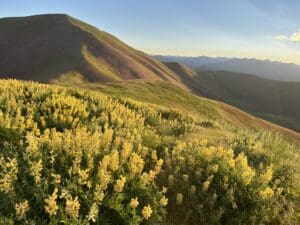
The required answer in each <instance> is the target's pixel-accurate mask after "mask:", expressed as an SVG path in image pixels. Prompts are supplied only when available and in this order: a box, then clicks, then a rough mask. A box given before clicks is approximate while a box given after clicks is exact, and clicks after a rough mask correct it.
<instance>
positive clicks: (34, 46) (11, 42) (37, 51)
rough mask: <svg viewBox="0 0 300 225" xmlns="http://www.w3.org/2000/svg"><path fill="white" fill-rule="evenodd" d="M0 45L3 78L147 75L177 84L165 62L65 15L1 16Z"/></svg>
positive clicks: (98, 78)
mask: <svg viewBox="0 0 300 225" xmlns="http://www.w3.org/2000/svg"><path fill="white" fill-rule="evenodd" d="M0 49H1V51H0V58H1V61H0V74H1V77H2V78H3V77H10V78H18V79H25V80H35V81H42V82H49V81H52V82H53V81H56V82H60V79H62V80H63V81H66V80H67V81H68V82H86V81H112V80H121V79H140V78H143V79H158V80H167V81H170V82H173V83H177V82H176V80H175V75H174V74H173V72H172V71H170V70H169V69H168V68H167V67H165V66H164V65H163V64H161V63H160V62H158V61H156V60H154V59H152V58H151V57H149V56H148V55H146V54H144V53H143V52H140V51H138V50H135V49H133V48H131V47H129V46H127V45H126V44H124V43H123V42H121V41H120V40H118V39H117V38H115V37H113V36H112V35H110V34H108V33H106V32H103V31H100V30H98V29H97V28H95V27H93V26H90V25H88V24H86V23H84V22H81V21H79V20H76V19H74V18H72V17H70V16H67V15H62V14H53V15H38V16H30V17H18V18H4V19H0ZM57 80H59V81H57Z"/></svg>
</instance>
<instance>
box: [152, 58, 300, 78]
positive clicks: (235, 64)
mask: <svg viewBox="0 0 300 225" xmlns="http://www.w3.org/2000/svg"><path fill="white" fill-rule="evenodd" d="M154 58H156V59H158V60H160V61H162V62H178V63H182V64H184V65H187V66H189V67H192V68H194V69H196V70H214V71H231V72H236V73H244V74H245V73H246V74H255V75H257V76H259V77H262V78H266V79H272V80H281V81H300V66H299V65H296V64H292V63H282V62H274V61H269V60H258V59H247V58H226V57H216V58H213V57H207V56H199V57H185V56H161V55H155V56H154Z"/></svg>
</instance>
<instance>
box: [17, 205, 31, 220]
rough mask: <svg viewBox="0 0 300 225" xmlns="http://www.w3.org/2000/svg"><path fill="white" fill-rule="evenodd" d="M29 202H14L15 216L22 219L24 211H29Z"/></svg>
mask: <svg viewBox="0 0 300 225" xmlns="http://www.w3.org/2000/svg"><path fill="white" fill-rule="evenodd" d="M29 209H30V208H29V203H28V201H27V200H25V201H23V202H20V203H19V204H15V210H16V216H17V218H18V219H19V220H21V219H24V218H25V215H26V212H28V211H29Z"/></svg>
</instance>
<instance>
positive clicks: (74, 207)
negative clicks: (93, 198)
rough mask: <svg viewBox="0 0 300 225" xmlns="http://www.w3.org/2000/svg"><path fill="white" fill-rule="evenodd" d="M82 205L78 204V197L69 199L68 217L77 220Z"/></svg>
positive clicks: (66, 209) (67, 205) (66, 210)
mask: <svg viewBox="0 0 300 225" xmlns="http://www.w3.org/2000/svg"><path fill="white" fill-rule="evenodd" d="M79 209H80V204H79V202H78V197H77V196H76V197H75V198H74V199H72V198H67V201H66V206H65V212H66V214H67V215H69V216H71V217H74V218H77V217H78V216H79Z"/></svg>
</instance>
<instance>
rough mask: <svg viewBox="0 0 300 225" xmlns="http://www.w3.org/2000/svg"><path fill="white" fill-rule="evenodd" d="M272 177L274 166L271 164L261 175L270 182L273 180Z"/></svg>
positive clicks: (265, 180)
mask: <svg viewBox="0 0 300 225" xmlns="http://www.w3.org/2000/svg"><path fill="white" fill-rule="evenodd" d="M272 177H273V170H272V166H269V167H268V168H267V170H266V172H265V173H263V174H262V175H261V179H262V180H263V181H264V182H266V183H268V182H270V181H271V180H272Z"/></svg>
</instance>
